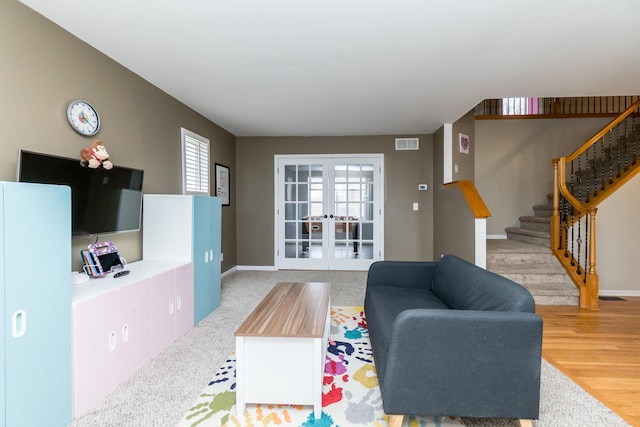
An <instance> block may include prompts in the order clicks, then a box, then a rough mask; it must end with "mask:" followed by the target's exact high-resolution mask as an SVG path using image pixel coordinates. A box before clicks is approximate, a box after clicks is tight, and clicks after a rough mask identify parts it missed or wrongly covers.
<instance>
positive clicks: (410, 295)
mask: <svg viewBox="0 0 640 427" xmlns="http://www.w3.org/2000/svg"><path fill="white" fill-rule="evenodd" d="M414 308H419V309H438V310H448V309H449V308H448V307H447V306H446V305H445V304H444V303H443V302H442V301H440V299H438V297H436V296H435V295H434V294H433V293H432V292H431V291H428V290H425V289H418V288H398V287H397V286H376V287H374V288H371V289H369V290H368V291H367V296H366V300H365V316H366V319H367V326H368V329H369V337H370V339H371V346H372V348H373V357H374V359H375V365H376V370H377V372H378V378H379V380H380V382H382V381H383V379H384V369H385V365H386V359H387V349H388V348H389V343H390V342H391V331H392V330H393V322H394V320H395V318H396V317H397V316H398V315H399V314H400V313H402V312H403V311H405V310H409V309H414Z"/></svg>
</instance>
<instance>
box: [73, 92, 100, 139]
mask: <svg viewBox="0 0 640 427" xmlns="http://www.w3.org/2000/svg"><path fill="white" fill-rule="evenodd" d="M67 120H69V124H70V125H71V127H72V128H73V130H75V131H76V132H78V133H79V134H80V135H85V136H91V135H95V134H96V133H98V130H100V116H98V112H97V111H96V109H95V108H93V107H92V106H91V104H89V103H88V102H87V101H82V100H79V99H78V100H76V101H71V103H69V106H68V107H67Z"/></svg>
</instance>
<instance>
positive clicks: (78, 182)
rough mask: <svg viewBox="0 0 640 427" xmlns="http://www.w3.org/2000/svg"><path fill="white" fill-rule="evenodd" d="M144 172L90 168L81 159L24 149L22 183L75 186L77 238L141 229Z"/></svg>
mask: <svg viewBox="0 0 640 427" xmlns="http://www.w3.org/2000/svg"><path fill="white" fill-rule="evenodd" d="M143 174H144V171H142V170H140V169H131V168H126V167H122V166H114V167H113V168H112V169H110V170H106V169H104V168H102V167H99V168H97V169H90V168H87V167H84V166H82V165H80V159H72V158H68V157H59V156H52V155H49V154H41V153H34V152H31V151H26V150H20V154H19V156H18V181H20V182H33V183H42V184H61V185H68V186H69V187H71V229H72V234H73V236H83V235H98V234H103V233H117V232H123V231H135V230H139V229H140V221H141V211H142V177H143Z"/></svg>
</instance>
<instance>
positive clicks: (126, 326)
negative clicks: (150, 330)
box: [122, 323, 129, 343]
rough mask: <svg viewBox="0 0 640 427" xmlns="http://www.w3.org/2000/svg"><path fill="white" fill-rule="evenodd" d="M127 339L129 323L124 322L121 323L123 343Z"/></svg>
mask: <svg viewBox="0 0 640 427" xmlns="http://www.w3.org/2000/svg"><path fill="white" fill-rule="evenodd" d="M127 341H129V325H128V324H127V323H125V324H124V325H122V342H123V343H125V342H127Z"/></svg>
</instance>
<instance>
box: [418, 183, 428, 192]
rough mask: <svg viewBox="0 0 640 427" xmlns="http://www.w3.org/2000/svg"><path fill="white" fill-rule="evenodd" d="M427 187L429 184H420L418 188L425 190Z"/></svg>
mask: <svg viewBox="0 0 640 427" xmlns="http://www.w3.org/2000/svg"><path fill="white" fill-rule="evenodd" d="M426 189H427V184H418V190H420V191H425V190H426Z"/></svg>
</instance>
